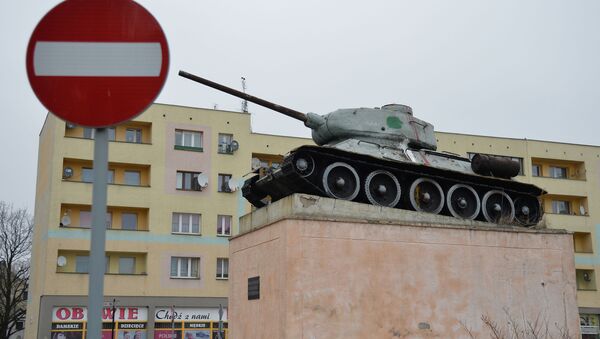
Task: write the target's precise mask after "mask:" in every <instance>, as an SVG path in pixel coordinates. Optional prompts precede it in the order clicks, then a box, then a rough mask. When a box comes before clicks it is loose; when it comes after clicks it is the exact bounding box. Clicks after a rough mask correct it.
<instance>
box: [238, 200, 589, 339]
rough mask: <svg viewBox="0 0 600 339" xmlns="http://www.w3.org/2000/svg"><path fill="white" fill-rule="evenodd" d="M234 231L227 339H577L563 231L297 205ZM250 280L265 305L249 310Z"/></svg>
mask: <svg viewBox="0 0 600 339" xmlns="http://www.w3.org/2000/svg"><path fill="white" fill-rule="evenodd" d="M240 230H241V232H240V235H239V236H237V237H235V238H233V239H232V240H231V243H230V257H229V263H230V266H229V270H230V295H229V326H230V337H231V338H233V339H243V338H280V339H284V338H286V339H297V338H430V337H431V338H433V337H436V338H488V337H490V336H489V335H490V333H491V330H492V329H491V327H495V328H496V329H497V330H499V331H502V333H504V334H505V335H506V338H511V337H512V336H510V333H512V332H513V331H515V330H518V331H531V329H534V330H536V331H538V334H542V333H543V334H545V333H547V332H548V333H549V334H551V335H552V337H554V338H561V336H560V335H559V334H560V332H568V333H569V334H570V337H572V338H578V337H579V316H578V312H577V304H576V285H575V266H574V259H573V239H572V235H571V234H569V233H568V232H566V231H562V230H547V229H525V228H517V227H509V226H497V225H496V226H495V225H492V224H488V223H482V222H474V221H465V220H459V219H455V218H450V217H443V216H437V215H430V214H422V213H415V212H411V211H403V210H395V209H389V208H381V207H376V206H370V205H364V204H357V203H352V202H347V201H340V200H333V199H327V198H320V197H314V196H308V195H302V194H296V195H293V196H290V197H287V198H285V199H282V200H280V201H278V202H276V203H274V204H272V205H270V206H268V207H265V208H262V209H259V210H257V211H255V212H253V213H251V214H249V215H246V216H244V217H243V218H242V219H241V222H240ZM255 277H259V281H260V289H259V290H260V296H259V298H258V299H255V300H249V299H248V287H249V286H248V279H249V278H255ZM469 332H470V333H469ZM521 337H522V336H521ZM539 337H540V338H547V337H544V336H541V335H540V336H539Z"/></svg>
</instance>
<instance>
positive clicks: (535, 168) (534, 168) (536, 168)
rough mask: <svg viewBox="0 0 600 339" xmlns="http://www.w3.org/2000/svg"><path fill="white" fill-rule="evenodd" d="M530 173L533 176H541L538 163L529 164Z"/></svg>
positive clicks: (540, 168)
mask: <svg viewBox="0 0 600 339" xmlns="http://www.w3.org/2000/svg"><path fill="white" fill-rule="evenodd" d="M531 175H532V176H534V177H541V176H542V167H541V166H540V165H536V164H533V165H531Z"/></svg>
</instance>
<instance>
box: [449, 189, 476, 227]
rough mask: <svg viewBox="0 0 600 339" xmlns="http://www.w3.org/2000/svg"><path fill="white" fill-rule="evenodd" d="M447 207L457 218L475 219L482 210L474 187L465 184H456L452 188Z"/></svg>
mask: <svg viewBox="0 0 600 339" xmlns="http://www.w3.org/2000/svg"><path fill="white" fill-rule="evenodd" d="M446 205H447V206H448V210H450V213H452V215H453V216H454V217H456V218H463V219H475V218H476V217H477V216H478V215H479V211H480V210H481V202H480V201H479V196H477V192H475V190H474V189H473V187H471V186H468V185H463V184H454V186H452V187H450V189H449V190H448V193H447V196H446Z"/></svg>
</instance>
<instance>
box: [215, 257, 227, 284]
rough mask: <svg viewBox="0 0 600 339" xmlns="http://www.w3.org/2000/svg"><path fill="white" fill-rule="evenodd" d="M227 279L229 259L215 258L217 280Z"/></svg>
mask: <svg viewBox="0 0 600 339" xmlns="http://www.w3.org/2000/svg"><path fill="white" fill-rule="evenodd" d="M228 278H229V259H228V258H217V279H228Z"/></svg>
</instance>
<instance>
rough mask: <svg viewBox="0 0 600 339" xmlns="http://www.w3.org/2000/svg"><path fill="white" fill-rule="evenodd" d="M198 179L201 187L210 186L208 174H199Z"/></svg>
mask: <svg viewBox="0 0 600 339" xmlns="http://www.w3.org/2000/svg"><path fill="white" fill-rule="evenodd" d="M196 180H197V181H198V185H200V187H202V188H205V187H206V186H208V177H207V176H206V174H204V173H200V174H198V177H197V178H196Z"/></svg>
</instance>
